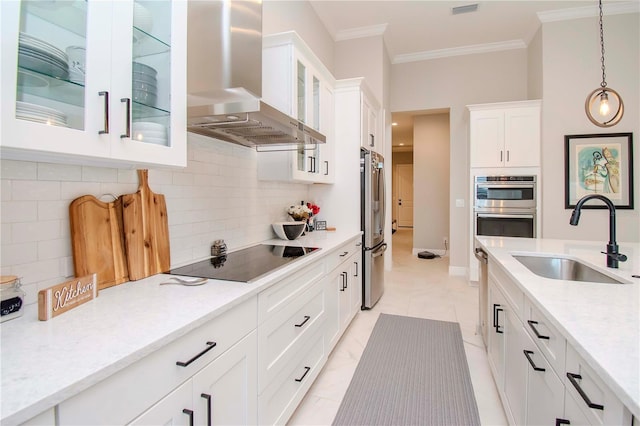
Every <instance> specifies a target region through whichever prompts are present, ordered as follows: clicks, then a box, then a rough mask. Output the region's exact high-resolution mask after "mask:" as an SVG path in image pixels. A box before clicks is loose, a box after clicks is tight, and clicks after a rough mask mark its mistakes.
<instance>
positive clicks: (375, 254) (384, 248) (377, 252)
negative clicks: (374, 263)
mask: <svg viewBox="0 0 640 426" xmlns="http://www.w3.org/2000/svg"><path fill="white" fill-rule="evenodd" d="M385 251H387V243H383V244H382V245H380V247H378V249H377V250H374V251H373V252H372V253H371V257H378V256H382V255H383V254H384V252H385Z"/></svg>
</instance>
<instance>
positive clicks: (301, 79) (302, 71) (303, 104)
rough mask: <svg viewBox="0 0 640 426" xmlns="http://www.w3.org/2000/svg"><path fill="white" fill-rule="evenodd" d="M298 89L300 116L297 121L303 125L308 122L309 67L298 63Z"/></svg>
mask: <svg viewBox="0 0 640 426" xmlns="http://www.w3.org/2000/svg"><path fill="white" fill-rule="evenodd" d="M297 74H298V75H297V78H296V81H297V89H298V98H297V101H298V116H297V119H298V120H300V121H302V122H303V123H306V122H307V67H305V66H304V64H303V63H302V62H300V61H298V67H297Z"/></svg>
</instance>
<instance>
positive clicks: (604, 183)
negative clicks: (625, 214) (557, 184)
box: [564, 133, 634, 209]
mask: <svg viewBox="0 0 640 426" xmlns="http://www.w3.org/2000/svg"><path fill="white" fill-rule="evenodd" d="M564 146H565V150H564V157H565V168H564V172H565V174H564V181H565V187H564V194H565V203H564V204H565V205H564V208H565V209H573V208H575V206H576V203H577V202H578V200H580V199H581V198H582V197H584V196H585V195H588V194H601V195H604V196H605V197H607V198H609V199H610V200H611V202H612V203H613V205H614V206H615V207H616V209H633V208H634V205H633V201H634V200H633V133H602V134H587V135H565V137H564ZM583 208H585V209H605V208H607V206H606V205H605V204H603V203H601V202H593V203H591V202H589V203H587V204H585V205H584V206H583Z"/></svg>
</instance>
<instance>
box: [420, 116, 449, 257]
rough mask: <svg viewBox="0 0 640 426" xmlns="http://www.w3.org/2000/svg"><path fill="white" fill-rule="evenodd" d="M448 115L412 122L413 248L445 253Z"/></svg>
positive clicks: (447, 213)
mask: <svg viewBox="0 0 640 426" xmlns="http://www.w3.org/2000/svg"><path fill="white" fill-rule="evenodd" d="M449 139H450V135H449V114H433V115H419V116H416V117H414V119H413V145H414V147H413V153H414V168H413V206H414V208H413V212H414V218H413V247H414V248H415V249H431V250H444V248H445V247H444V244H443V241H442V238H443V237H446V238H447V240H448V239H449V228H450V227H449V205H450V203H449V186H450V185H449V180H450V178H449V175H450V173H449Z"/></svg>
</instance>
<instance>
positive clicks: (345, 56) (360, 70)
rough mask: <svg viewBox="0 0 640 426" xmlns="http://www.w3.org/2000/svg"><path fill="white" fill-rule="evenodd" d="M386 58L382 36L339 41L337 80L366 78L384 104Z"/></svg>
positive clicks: (336, 56)
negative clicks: (384, 64) (384, 65)
mask: <svg viewBox="0 0 640 426" xmlns="http://www.w3.org/2000/svg"><path fill="white" fill-rule="evenodd" d="M384 56H385V48H384V41H383V39H382V36H373V37H364V38H357V39H351V40H344V41H338V42H336V47H335V73H334V76H335V78H337V79H342V78H356V77H364V78H365V80H366V82H367V86H368V87H369V88H370V89H371V91H372V92H373V94H374V95H375V97H376V99H377V100H378V102H380V103H382V102H383V100H384V99H383V96H384V75H383V71H384V67H383V63H384ZM381 154H384V153H381Z"/></svg>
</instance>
